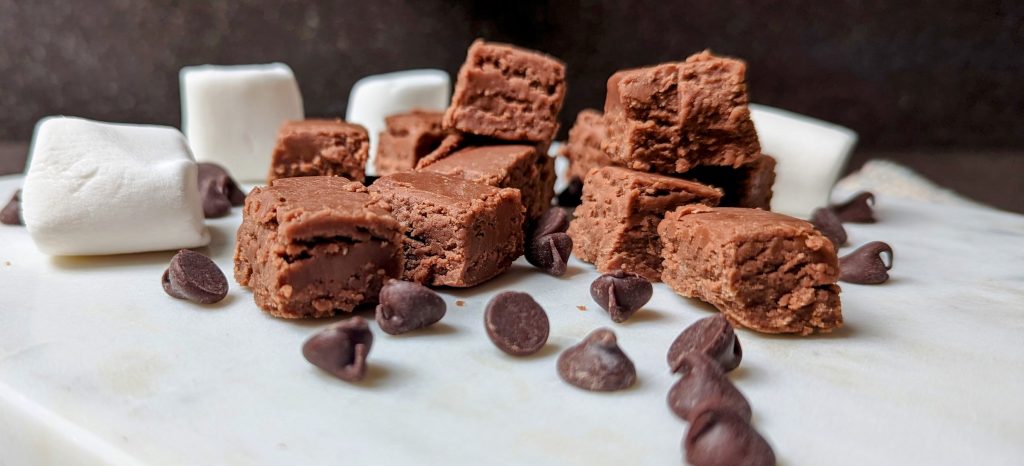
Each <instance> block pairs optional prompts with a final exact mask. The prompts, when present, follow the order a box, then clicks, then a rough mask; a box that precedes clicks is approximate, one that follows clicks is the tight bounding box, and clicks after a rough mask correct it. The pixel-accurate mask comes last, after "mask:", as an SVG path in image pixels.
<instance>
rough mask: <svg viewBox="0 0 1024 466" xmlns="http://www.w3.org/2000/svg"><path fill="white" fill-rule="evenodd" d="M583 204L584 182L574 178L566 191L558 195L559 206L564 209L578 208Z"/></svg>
mask: <svg viewBox="0 0 1024 466" xmlns="http://www.w3.org/2000/svg"><path fill="white" fill-rule="evenodd" d="M582 203H583V180H581V179H579V178H573V179H571V180H569V185H568V186H566V187H565V190H563V191H562V192H560V193H558V205H560V206H562V207H576V206H578V205H580V204H582Z"/></svg>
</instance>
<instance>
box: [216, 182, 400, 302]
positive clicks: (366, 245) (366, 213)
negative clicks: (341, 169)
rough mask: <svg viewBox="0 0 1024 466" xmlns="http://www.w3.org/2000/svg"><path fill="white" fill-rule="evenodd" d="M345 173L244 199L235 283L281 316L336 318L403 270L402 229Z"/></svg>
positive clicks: (263, 189) (282, 185)
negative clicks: (247, 288) (248, 289)
mask: <svg viewBox="0 0 1024 466" xmlns="http://www.w3.org/2000/svg"><path fill="white" fill-rule="evenodd" d="M371 204H372V203H371V200H370V195H369V194H367V193H366V188H364V187H363V186H362V185H361V184H359V183H355V182H352V181H349V180H347V179H345V178H341V177H330V176H312V177H300V178H284V179H280V180H276V181H274V182H273V183H271V185H270V186H268V187H258V188H255V189H253V191H252V192H251V193H250V194H249V196H248V197H246V199H245V209H244V211H243V214H242V225H241V227H239V229H238V237H237V239H238V242H237V245H236V247H235V280H237V281H238V283H239V284H241V285H242V286H248V287H249V288H251V289H252V292H253V298H254V299H255V300H256V304H257V305H258V306H259V307H260V308H262V309H263V310H264V311H267V312H269V313H270V314H271V315H273V316H275V317H285V318H300V317H330V316H333V315H334V314H336V313H338V312H351V311H352V310H353V309H354V308H355V307H356V306H358V305H360V304H364V303H372V302H374V301H376V299H377V294H378V293H379V291H380V287H381V285H382V284H383V283H384V281H385V280H386V279H387V278H397V277H399V276H401V274H402V260H403V256H402V238H403V235H402V227H401V225H400V224H399V223H398V221H397V220H395V218H394V217H392V216H391V215H390V214H389V213H388V212H387V211H385V210H384V209H381V208H379V207H376V206H373V205H371Z"/></svg>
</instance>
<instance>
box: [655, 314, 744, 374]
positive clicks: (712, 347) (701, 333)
mask: <svg viewBox="0 0 1024 466" xmlns="http://www.w3.org/2000/svg"><path fill="white" fill-rule="evenodd" d="M691 352H697V353H701V354H703V355H705V356H707V357H709V358H711V359H712V360H714V361H716V362H718V364H719V366H721V368H722V370H723V371H725V372H729V371H731V370H733V369H735V368H737V367H739V365H740V361H741V360H742V359H743V348H742V347H741V346H740V340H739V338H737V337H736V332H735V331H733V328H732V324H730V323H729V321H728V320H727V319H726V318H725V316H723V315H722V314H715V315H713V316H710V317H705V318H703V319H700V320H698V321H696V322H694V323H692V324H690V326H689V327H686V328H685V329H683V331H682V333H680V334H679V336H677V337H676V339H675V341H673V342H672V346H670V347H669V349H668V365H669V367H676V365H677V364H678V362H679V359H680V358H682V357H683V356H685V355H686V354H687V353H691Z"/></svg>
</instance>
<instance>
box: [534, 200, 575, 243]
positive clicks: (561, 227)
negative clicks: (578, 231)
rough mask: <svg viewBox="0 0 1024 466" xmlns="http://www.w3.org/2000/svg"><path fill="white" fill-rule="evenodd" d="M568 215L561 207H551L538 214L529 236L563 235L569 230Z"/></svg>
mask: <svg viewBox="0 0 1024 466" xmlns="http://www.w3.org/2000/svg"><path fill="white" fill-rule="evenodd" d="M569 220H570V218H569V213H568V212H566V211H565V209H563V208H561V207H552V208H550V209H548V210H545V211H544V213H543V214H540V218H538V219H537V222H536V223H535V224H534V227H533V232H532V234H531V235H530V236H535V237H539V236H544V235H549V234H551V233H565V232H566V231H568V230H569Z"/></svg>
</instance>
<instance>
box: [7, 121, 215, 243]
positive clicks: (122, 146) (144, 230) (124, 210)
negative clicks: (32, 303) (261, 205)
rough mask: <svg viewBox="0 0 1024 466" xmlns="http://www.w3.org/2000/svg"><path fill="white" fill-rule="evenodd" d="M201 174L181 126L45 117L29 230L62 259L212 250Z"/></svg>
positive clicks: (29, 192)
mask: <svg viewBox="0 0 1024 466" xmlns="http://www.w3.org/2000/svg"><path fill="white" fill-rule="evenodd" d="M196 172H197V168H196V163H195V161H194V160H193V159H192V153H191V152H190V151H189V148H188V144H187V143H186V141H185V137H184V136H183V135H182V134H181V132H180V131H178V130H177V129H175V128H171V127H168V126H148V125H122V124H110V123H100V122H96V121H90V120H85V119H81V118H67V117H48V118H44V119H42V120H40V121H39V123H38V124H37V125H36V131H35V136H34V137H33V140H32V153H31V158H30V160H29V167H28V173H27V174H26V175H25V185H24V188H23V190H22V196H21V197H22V201H21V202H22V204H21V205H22V209H23V210H22V215H23V216H24V219H25V227H26V228H27V229H28V233H29V235H31V237H32V240H33V241H34V242H35V243H36V246H37V247H38V248H39V250H40V251H42V252H44V253H46V254H52V255H61V256H63V255H96V254H120V253H130V252H141V251H160V250H167V249H179V248H191V247H198V246H204V245H206V244H207V243H209V242H210V235H209V233H208V232H207V230H206V225H205V223H204V221H203V207H202V201H201V200H200V197H199V189H198V187H197V186H196Z"/></svg>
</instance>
